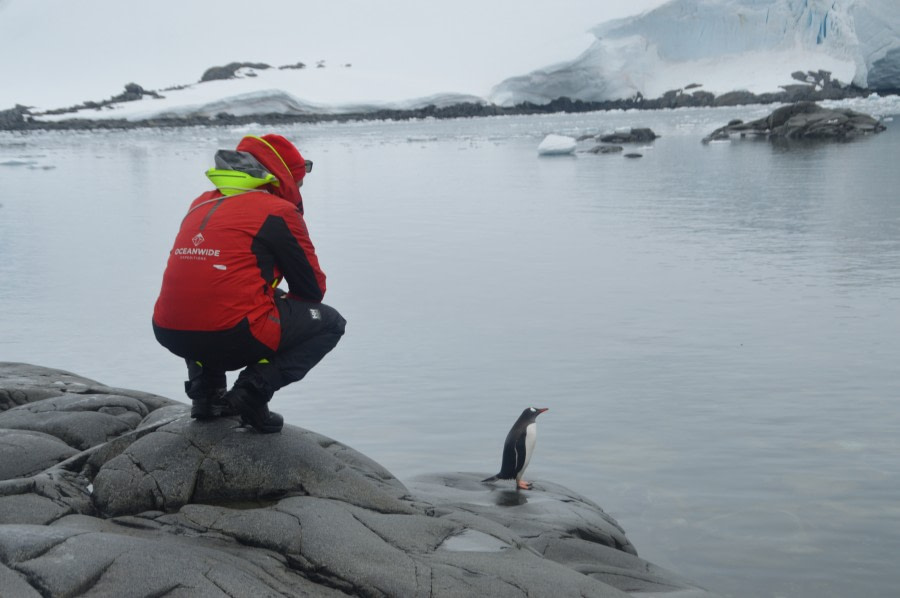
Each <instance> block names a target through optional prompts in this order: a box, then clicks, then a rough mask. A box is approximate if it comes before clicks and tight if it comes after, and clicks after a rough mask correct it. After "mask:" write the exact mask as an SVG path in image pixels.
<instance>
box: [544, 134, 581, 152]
mask: <svg viewBox="0 0 900 598" xmlns="http://www.w3.org/2000/svg"><path fill="white" fill-rule="evenodd" d="M576 145H577V142H576V141H575V138H574V137H568V136H566V135H555V134H553V133H551V134H550V135H547V136H546V137H544V140H543V141H541V144H540V145H538V155H539V156H565V155H568V154H574V153H575V146H576Z"/></svg>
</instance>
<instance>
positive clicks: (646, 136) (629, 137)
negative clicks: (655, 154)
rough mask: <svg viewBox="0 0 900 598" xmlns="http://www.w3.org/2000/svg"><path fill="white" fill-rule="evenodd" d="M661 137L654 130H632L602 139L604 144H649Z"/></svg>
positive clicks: (602, 137)
mask: <svg viewBox="0 0 900 598" xmlns="http://www.w3.org/2000/svg"><path fill="white" fill-rule="evenodd" d="M657 137H659V135H657V134H656V133H654V132H653V130H652V129H648V128H645V127H641V128H632V129H631V130H630V131H622V132H616V133H610V134H609V135H603V136H601V137H600V141H602V142H603V143H647V142H649V141H653V140H654V139H656V138H657Z"/></svg>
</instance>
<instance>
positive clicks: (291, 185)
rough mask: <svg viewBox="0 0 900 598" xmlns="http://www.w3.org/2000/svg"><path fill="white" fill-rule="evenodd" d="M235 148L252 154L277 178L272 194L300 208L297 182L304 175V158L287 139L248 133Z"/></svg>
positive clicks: (300, 202)
mask: <svg viewBox="0 0 900 598" xmlns="http://www.w3.org/2000/svg"><path fill="white" fill-rule="evenodd" d="M236 149H237V151H239V152H247V153H249V154H251V155H252V156H253V157H254V158H256V159H257V160H259V163H260V164H262V165H263V166H264V167H265V168H266V170H268V171H269V172H271V173H272V174H273V175H274V176H275V178H276V179H278V183H279V184H278V186H277V187H276V186H275V185H272V186H271V191H272V193H274V194H275V195H277V196H279V197H281V198H282V199H286V200H288V201H289V202H291V203H293V204H295V205H296V206H297V207H298V208H300V211H301V212H302V211H303V197H302V196H301V195H300V187H299V184H300V181H302V180H303V177H304V176H306V160H304V159H303V156H302V155H300V152H299V151H298V150H297V148H296V147H294V145H293V144H292V143H291V142H290V141H288V140H287V139H285V138H284V137H282V136H281V135H274V134H269V135H263V136H262V137H257V136H255V135H247V136H246V137H244V138H243V139H241V141H240V143H238V145H237V148H236Z"/></svg>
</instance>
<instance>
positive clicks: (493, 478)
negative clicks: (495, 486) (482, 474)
mask: <svg viewBox="0 0 900 598" xmlns="http://www.w3.org/2000/svg"><path fill="white" fill-rule="evenodd" d="M499 479H500V474H499V473H498V474H497V475H492V476H491V477H489V478H485V479H483V480H481V481H482V482H496V481H497V480H499Z"/></svg>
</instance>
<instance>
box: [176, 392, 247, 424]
mask: <svg viewBox="0 0 900 598" xmlns="http://www.w3.org/2000/svg"><path fill="white" fill-rule="evenodd" d="M187 395H188V396H189V397H190V398H191V417H192V418H194V419H214V418H216V417H231V416H234V415H238V413H237V411H235V410H234V409H232V408H231V405H229V404H228V401H226V400H225V389H224V388H217V389H215V390H188V393H187Z"/></svg>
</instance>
